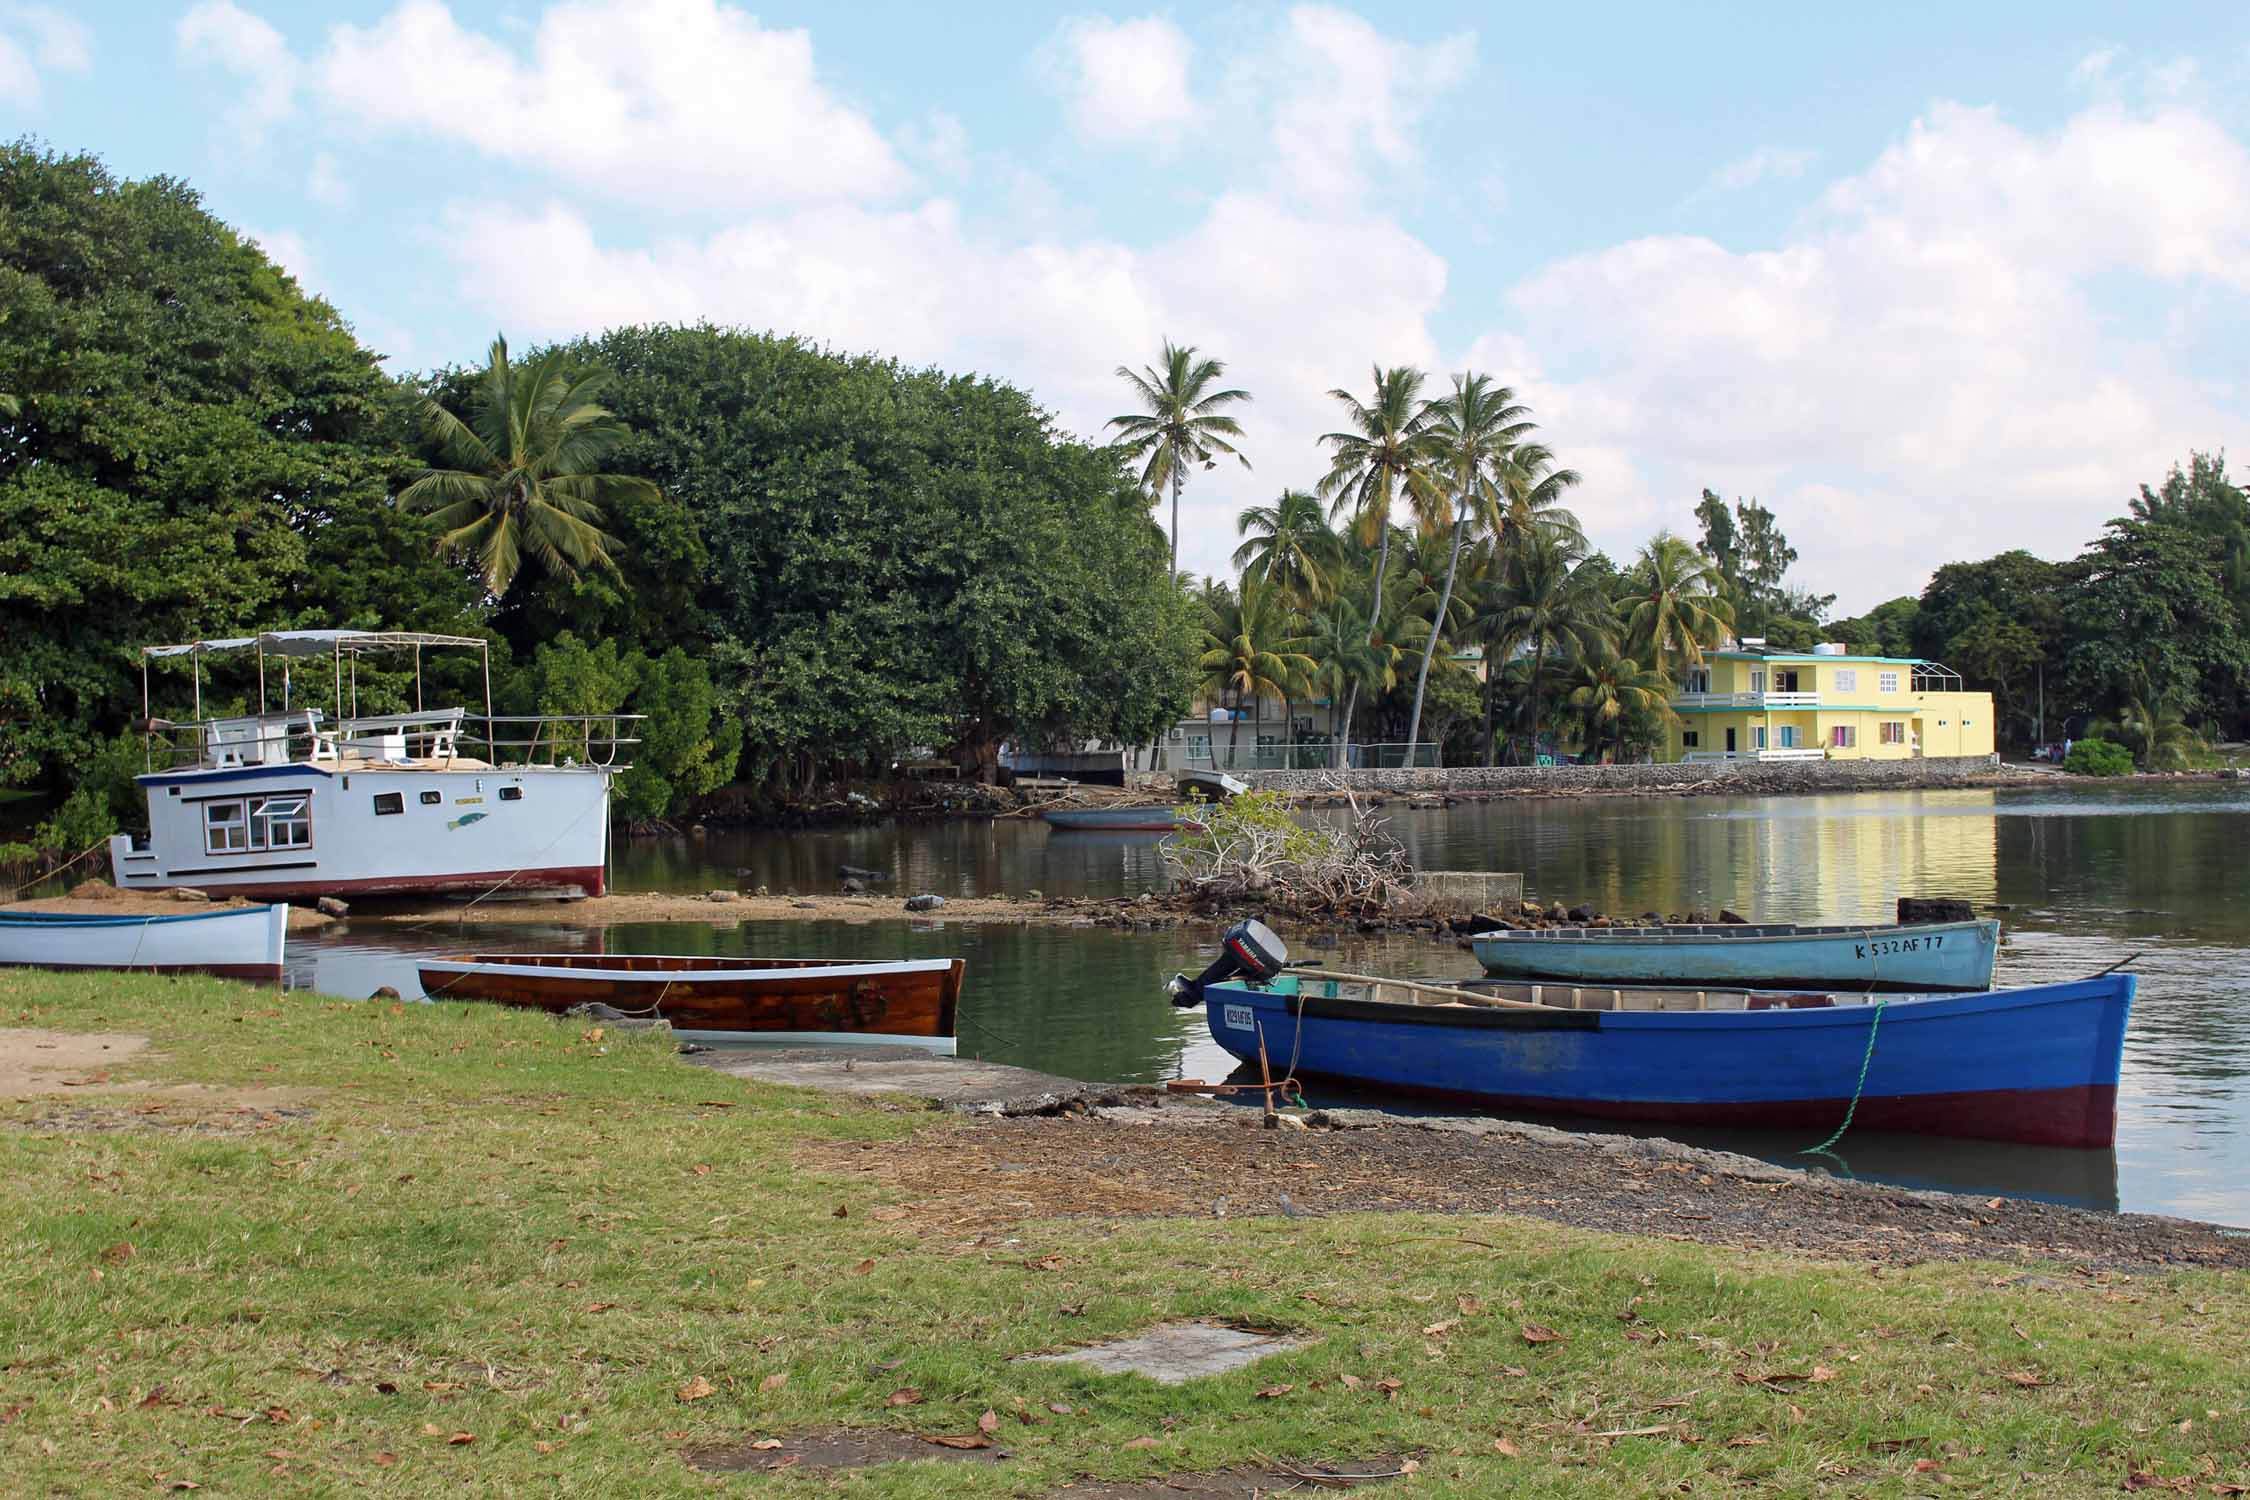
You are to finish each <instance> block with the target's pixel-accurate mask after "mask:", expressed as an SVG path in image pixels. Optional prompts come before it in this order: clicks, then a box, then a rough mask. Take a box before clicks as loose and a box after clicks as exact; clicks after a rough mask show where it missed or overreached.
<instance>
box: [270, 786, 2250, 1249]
mask: <svg viewBox="0 0 2250 1500" xmlns="http://www.w3.org/2000/svg"><path fill="white" fill-rule="evenodd" d="M1386 811H1387V812H1388V813H1389V814H1390V816H1391V821H1392V827H1393V828H1394V829H1395V830H1396V831H1397V833H1398V834H1399V836H1400V838H1401V839H1402V840H1404V841H1405V843H1406V845H1407V847H1408V849H1409V851H1410V852H1411V854H1412V855H1413V857H1414V858H1415V860H1416V862H1417V863H1419V864H1421V865H1423V866H1425V867H1428V868H1432V869H1513V870H1521V871H1523V872H1524V873H1525V875H1526V877H1527V880H1528V883H1529V886H1530V888H1531V890H1532V891H1533V892H1535V893H1536V894H1538V895H1540V896H1542V897H1544V898H1547V899H1562V900H1569V901H1574V902H1575V901H1581V900H1583V901H1590V902H1592V903H1593V904H1595V905H1597V906H1600V907H1602V908H1605V909H1607V910H1609V911H1613V912H1634V913H1637V912H1641V911H1647V910H1655V911H1659V912H1671V911H1685V910H1687V909H1689V908H1692V907H1705V908H1708V909H1712V910H1716V909H1718V908H1721V907H1732V908H1733V909H1735V910H1737V911H1741V912H1744V913H1745V914H1748V915H1752V916H1756V917H1763V918H1769V919H1776V920H1786V919H1795V920H1814V919H1826V920H1840V921H1881V920H1884V919H1886V918H1887V917H1888V916H1889V914H1890V911H1891V906H1892V902H1893V900H1894V899H1895V897H1896V896H1898V895H1901V894H1906V895H1926V896H1959V897H1965V898H1967V899H1969V900H1973V901H1977V902H1980V903H1988V904H1993V905H1996V906H1999V907H2001V908H2002V909H2003V920H2004V924H2005V925H2004V936H2003V941H2002V945H2001V952H2000V966H1999V975H1998V977H1999V982H2001V983H2003V984H2023V983H2032V982H2038V981H2043V980H2050V979H2065V978H2075V977H2078V976H2080V975H2084V974H2090V973H2093V972H2095V971H2097V970H2100V969H2103V968H2106V967H2108V966H2109V965H2111V964H2114V963H2116V962H2118V961H2119V960H2120V959H2123V958H2125V957H2127V956H2128V955H2132V954H2136V953H2138V954H2139V955H2140V957H2139V958H2138V959H2137V961H2136V962H2135V965H2134V968H2135V972H2137V973H2139V974H2140V975H2141V990H2140V998H2139V1001H2138V1002H2137V1004H2136V1006H2135V1008H2134V1014H2133V1021H2132V1026H2131V1029H2130V1031H2129V1032H2128V1034H2127V1038H2126V1056H2125V1078H2124V1085H2123V1089H2122V1097H2121V1099H2120V1103H2119V1115H2120V1127H2119V1140H2118V1145H2117V1149H2116V1150H2115V1151H2114V1152H2093V1153H2081V1152H2051V1151H2037V1152H2035V1151H2027V1150H2024V1149H2021V1148H2012V1147H2005V1146H1998V1145H1994V1144H1991V1143H1981V1142H1956V1141H1942V1140H1933V1139H1925V1138H1918V1137H1880V1136H1875V1135H1871V1134H1868V1133H1864V1132H1855V1133H1853V1134H1852V1135H1851V1136H1849V1137H1847V1139H1846V1141H1845V1143H1844V1148H1843V1160H1844V1161H1845V1162H1846V1163H1847V1164H1848V1170H1849V1171H1851V1172H1853V1173H1854V1174H1857V1175H1861V1176H1868V1177H1874V1178H1879V1179H1881V1180H1884V1181H1890V1182H1899V1183H1904V1184H1910V1185H1916V1186H1933V1187H1948V1188H1956V1189H1960V1190H1964V1191H1972V1192H1986V1191H1989V1192H2007V1193H2017V1194H2026V1195H2031V1196H2039V1197H2049V1198H2054V1199H2056V1200H2058V1201H2066V1202H2075V1203H2083V1204H2089V1205H2092V1206H2097V1207H2115V1206H2120V1205H2121V1206H2123V1207H2125V1208H2128V1209H2135V1210H2146V1211H2155V1212H2167V1213H2178V1214H2187V1215H2192V1216H2195V1217H2199V1218H2211V1219H2218V1220H2222V1221H2225V1222H2229V1223H2250V906H2246V905H2245V903H2244V902H2243V901H2242V899H2241V896H2240V892H2241V889H2242V878H2241V874H2240V870H2241V860H2242V849H2243V847H2244V843H2245V840H2246V837H2250V817H2246V816H2245V815H2246V814H2250V789H2244V788H2242V787H2241V786H2240V785H2239V784H2237V783H2223V784H2207V783H2198V784H2193V785H2178V786H2168V787H2165V786H2158V787H2149V786H2142V787H2125V788H2115V789H2111V788H2103V789H2100V790H2090V791H2073V792H2071V793H2069V794H2062V793H2058V792H2049V791H2045V790H2041V789H2034V790H2030V791H2016V790H2002V791H1992V790H1982V791H1948V792H1900V793H1881V794H1867V795H1863V796H1850V797H1826V798H1799V799H1773V800H1763V801H1761V800H1755V799H1721V798H1683V799H1679V800H1676V801H1671V800H1662V801H1641V800H1626V799H1594V798H1588V799H1583V800H1542V801H1519V802H1499V803H1485V804H1478V805H1474V806H1462V807H1456V808H1453V809H1449V810H1444V811H1429V812H1410V811H1407V810H1405V809H1403V808H1401V807H1399V806H1398V805H1397V804H1395V803H1394V804H1393V805H1392V806H1391V807H1390V808H1389V809H1386ZM1157 843H1158V837H1157V836H1154V835H1148V834H1054V833H1051V832H1050V831H1049V830H1048V829H1047V828H1046V827H1045V825H1043V824H1040V823H1037V822H1034V821H1032V820H1029V819H1020V818H1011V819H996V820H992V821H989V822H974V823H945V824H925V825H914V826H887V827H879V828H865V829H847V830H834V831H826V832H816V833H801V834H785V835H784V834H767V833H760V834H732V835H715V836H713V837H712V838H710V839H709V840H706V841H700V842H697V843H688V842H685V841H666V842H662V843H656V842H637V843H631V844H627V845H624V846H621V848H620V850H619V852H618V859H617V865H618V882H619V884H620V886H622V887H623V888H626V889H673V890H697V889H702V888H704V887H707V886H712V885H722V884H728V885H731V884H734V883H736V877H735V875H734V871H735V870H736V869H737V868H742V869H747V870H749V871H750V872H751V873H750V874H749V875H747V876H744V877H742V883H744V884H748V885H761V884H762V885H766V886H769V887H770V888H772V889H774V890H776V891H781V890H798V891H825V890H830V889H833V887H834V884H835V871H836V867H837V865H839V864H852V865H858V866H865V867H870V868H876V869H884V870H889V871H893V872H895V873H896V875H897V877H898V878H897V880H896V882H895V884H894V885H893V886H892V889H894V890H897V891H900V892H902V893H903V892H906V891H915V890H936V891H939V892H941V893H944V894H948V895H978V894H986V893H991V892H1009V893H1014V894H1022V893H1024V892H1026V891H1030V890H1033V889H1037V890H1041V891H1044V892H1046V893H1048V894H1050V895H1092V896H1116V895H1130V894H1135V893H1137V892H1139V891H1141V890H1143V889H1150V888H1154V887H1155V886H1157V885H1158V884H1160V883H1161V881H1162V879H1163V876H1162V871H1161V867H1160V862H1159V860H1158V857H1157V853H1156V846H1157ZM462 931H463V930H462V929H459V928H438V929H433V930H431V931H427V932H422V933H401V932H399V931H397V930H395V929H380V928H377V929H372V930H371V929H370V928H369V926H368V924H364V923H363V924H359V925H358V926H357V927H351V926H347V927H345V928H344V929H343V930H341V931H331V932H330V933H328V934H324V935H321V936H318V937H315V938H313V939H312V940H310V941H303V940H298V941H293V942H292V945H291V946H292V953H291V971H292V980H293V982H296V983H300V984H307V985H311V986H313V987H317V988H319V989H321V990H324V991H327V992H329V993H333V994H341V995H365V994H368V993H370V992H371V991H373V990H374V989H375V988H376V987H377V986H378V985H384V984H388V985H391V986H394V987H395V988H397V989H399V990H400V991H401V992H402V993H405V994H409V995H411V994H414V993H416V991H415V988H414V985H413V963H412V953H413V952H414V951H423V952H427V951H433V950H438V949H444V948H456V949H457V948H459V947H461V946H462V945H463V944H464V942H469V943H473V944H475V945H476V946H481V947H490V948H501V947H506V948H518V949H523V948H530V949H539V948H546V949H554V950H561V951H569V950H572V949H577V948H583V947H586V946H589V945H596V944H606V945H607V946H608V947H610V948H612V949H614V950H616V951H641V952H650V951H669V952H708V953H743V954H756V955H764V956H772V955H779V954H785V953H797V954H802V955H805V956H808V957H840V956H846V955H865V956H880V957H891V956H896V957H907V956H916V955H939V954H957V955H960V956H962V957H964V958H966V959H967V960H968V964H969V979H968V990H967V994H966V997H965V999H964V1002H963V1006H962V1016H963V1019H962V1025H961V1031H962V1048H963V1051H964V1052H973V1053H977V1054H980V1055H983V1056H987V1057H991V1058H995V1059H997V1060H1000V1061H1005V1062H1012V1063H1019V1064H1022V1065H1024V1066H1027V1067H1035V1068H1042V1069H1047V1070H1050V1071H1054V1072H1059V1073H1064V1074H1069V1075H1072V1076H1077V1077H1085V1078H1100V1079H1114V1080H1120V1081H1138V1082H1154V1081H1158V1080H1162V1079H1166V1078H1175V1077H1180V1076H1183V1075H1188V1076H1200V1077H1204V1078H1214V1079H1215V1078H1221V1077H1224V1076H1226V1075H1227V1074H1228V1073H1229V1072H1230V1071H1231V1070H1232V1069H1233V1067H1234V1062H1233V1059H1232V1058H1231V1057H1229V1056H1228V1055H1227V1054H1226V1053H1224V1052H1223V1051H1221V1050H1220V1049H1219V1048H1218V1047H1217V1046H1216V1044H1214V1043H1213V1042H1212V1041H1211V1040H1210V1037H1209V1035H1208V1033H1207V1032H1206V1031H1205V1029H1204V1027H1203V1023H1202V1019H1201V1017H1200V1016H1199V1015H1194V1014H1187V1013H1182V1012H1177V1011H1173V1010H1171V1009H1170V1008H1169V1007H1167V1006H1166V1005H1165V1004H1164V1003H1163V1001H1162V999H1161V998H1160V996H1159V986H1160V985H1161V983H1162V981H1163V979H1164V978H1165V977H1167V976H1168V975H1170V974H1171V973H1172V972H1173V971H1175V970H1179V969H1193V968H1196V967H1199V966H1200V964H1201V963H1202V962H1203V961H1204V960H1205V958H1206V957H1207V956H1208V953H1209V951H1210V950H1211V947H1212V944H1213V942H1214V941H1215V939H1216V936H1217V934H1216V933H1202V932H1172V933H1121V932H1115V931H1111V930H1108V929H1101V928H1093V927H1085V928H1057V927H1044V926H1042V927H1000V926H977V925H971V924H952V925H948V924H944V923H934V924H927V925H916V926H913V927H908V926H905V925H901V924H896V923H884V924H880V925H855V924H845V923H804V924H797V923H782V924H745V925H741V926H733V925H728V926H721V927H709V926H701V925H696V924H673V925H665V926H641V927H632V926H625V927H617V928H613V929H611V930H610V931H608V932H607V933H606V934H605V933H588V932H585V931H583V930H581V929H575V928H565V927H551V926H550V927H527V928H519V929H508V930H502V929H492V928H483V929H472V931H474V932H475V934H476V935H475V936H474V937H473V938H464V937H463V936H462ZM1331 956H1333V957H1334V958H1336V959H1337V960H1338V961H1339V962H1343V963H1348V964H1349V965H1350V966H1352V967H1355V968H1362V969H1377V970H1381V971H1385V972H1393V973H1398V974H1402V975H1421V976H1446V975H1466V974H1468V973H1470V972H1472V971H1473V970H1474V967H1475V965H1474V963H1473V961H1472V960H1471V959H1470V958H1469V957H1468V955H1466V954H1464V953H1461V952H1458V951H1457V950H1455V949H1454V948H1453V947H1452V946H1451V945H1450V944H1441V943H1433V942H1430V941H1427V940H1422V939H1403V938H1400V939H1386V940H1382V941H1379V942H1374V943H1366V942H1357V941H1353V942H1346V943H1345V944H1343V946H1342V949H1341V951H1339V952H1336V953H1334V954H1333V955H1331ZM1597 1128H1600V1129H1604V1130H1616V1129H1619V1128H1620V1127H1619V1126H1617V1125H1616V1124H1614V1123H1609V1124H1603V1125H1601V1126H1599V1127H1597ZM1665 1133H1666V1134H1674V1133H1675V1132H1672V1131H1667V1132H1665ZM1693 1138H1694V1139H1696V1140H1698V1141H1700V1142H1702V1143H1704V1144H1710V1145H1714V1146H1720V1147H1723V1148H1724V1149H1729V1150H1739V1151H1743V1152H1745V1153H1746V1154H1750V1155H1755V1156H1760V1157H1765V1158H1767V1159H1770V1160H1775V1161H1784V1162H1791V1163H1792V1164H1796V1165H1803V1164H1805V1163H1804V1162H1803V1160H1802V1159H1801V1158H1798V1157H1797V1156H1796V1153H1797V1152H1799V1151H1801V1150H1802V1149H1803V1148H1804V1147H1805V1146H1806V1145H1808V1144H1810V1143H1809V1142H1806V1141H1800V1140H1796V1139H1794V1138H1787V1139H1782V1138H1773V1137H1768V1136H1765V1135H1764V1134H1763V1133H1745V1132H1718V1133H1705V1134H1701V1135H1697V1136H1695V1137H1693Z"/></svg>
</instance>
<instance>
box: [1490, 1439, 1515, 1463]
mask: <svg viewBox="0 0 2250 1500" xmlns="http://www.w3.org/2000/svg"><path fill="white" fill-rule="evenodd" d="M1492 1451H1493V1452H1495V1453H1497V1454H1499V1455H1500V1456H1501V1457H1502V1458H1521V1457H1523V1450H1522V1449H1521V1448H1518V1447H1517V1446H1516V1445H1515V1444H1514V1443H1511V1442H1509V1441H1508V1440H1507V1439H1506V1438H1494V1439H1493V1440H1492Z"/></svg>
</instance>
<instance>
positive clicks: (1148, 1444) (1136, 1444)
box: [1125, 1437, 1156, 1448]
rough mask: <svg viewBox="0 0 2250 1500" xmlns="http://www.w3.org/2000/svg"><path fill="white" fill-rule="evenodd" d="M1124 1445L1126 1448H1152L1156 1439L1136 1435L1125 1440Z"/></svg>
mask: <svg viewBox="0 0 2250 1500" xmlns="http://www.w3.org/2000/svg"><path fill="white" fill-rule="evenodd" d="M1125 1446H1126V1447H1128V1448H1153V1447H1155V1446H1156V1439H1155V1438H1152V1437H1137V1438H1134V1439H1132V1440H1131V1441H1129V1442H1127V1443H1126V1444H1125Z"/></svg>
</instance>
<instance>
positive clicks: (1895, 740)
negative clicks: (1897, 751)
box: [1877, 719, 1906, 745]
mask: <svg viewBox="0 0 2250 1500" xmlns="http://www.w3.org/2000/svg"><path fill="white" fill-rule="evenodd" d="M1881 729H1882V732H1881V734H1880V735H1878V736H1877V738H1879V739H1880V740H1881V741H1882V743H1884V744H1886V745H1903V744H1905V743H1906V726H1905V725H1904V724H1901V723H1900V722H1899V721H1898V720H1896V719H1885V720H1884V721H1883V723H1882V726H1881Z"/></svg>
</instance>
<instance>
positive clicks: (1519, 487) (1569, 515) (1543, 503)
mask: <svg viewBox="0 0 2250 1500" xmlns="http://www.w3.org/2000/svg"><path fill="white" fill-rule="evenodd" d="M1499 477H1500V483H1499V485H1498V491H1499V493H1498V496H1497V499H1498V503H1497V504H1496V505H1494V506H1492V507H1491V508H1490V509H1489V510H1488V511H1487V512H1486V513H1485V515H1484V517H1483V521H1484V525H1485V527H1486V529H1487V530H1489V531H1490V532H1491V533H1492V534H1493V535H1494V536H1496V537H1498V538H1500V540H1501V541H1502V542H1503V543H1506V544H1510V545H1512V544H1513V543H1514V541H1515V539H1516V538H1518V537H1524V536H1529V535H1530V534H1531V533H1532V532H1534V531H1548V532H1553V533H1556V534H1557V535H1560V536H1564V537H1567V538H1569V539H1570V540H1572V541H1573V542H1576V543H1578V544H1579V545H1581V546H1583V545H1584V543H1585V540H1586V533H1585V532H1584V531H1583V530H1582V529H1580V527H1579V525H1578V517H1577V515H1576V514H1575V513H1573V512H1571V511H1567V510H1565V509H1563V508H1562V496H1563V491H1564V490H1567V489H1570V488H1572V487H1574V486H1575V485H1577V484H1578V482H1579V480H1580V477H1581V476H1580V475H1579V472H1578V471H1577V470H1576V469H1558V468H1556V467H1555V455H1554V452H1553V450H1552V449H1550V448H1548V446H1547V445H1546V444H1545V443H1529V442H1526V443H1518V444H1516V445H1515V446H1514V447H1513V448H1511V449H1509V450H1508V456H1507V460H1506V461H1505V462H1504V463H1503V464H1502V466H1501V469H1500V476H1499Z"/></svg>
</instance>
